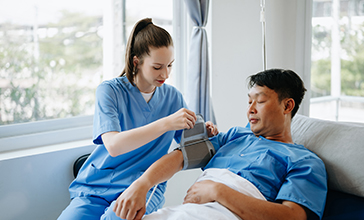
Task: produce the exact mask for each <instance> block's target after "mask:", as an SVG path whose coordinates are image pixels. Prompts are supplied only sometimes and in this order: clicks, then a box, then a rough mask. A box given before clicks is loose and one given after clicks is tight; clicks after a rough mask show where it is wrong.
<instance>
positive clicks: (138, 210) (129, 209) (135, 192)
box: [113, 181, 149, 220]
mask: <svg viewBox="0 0 364 220" xmlns="http://www.w3.org/2000/svg"><path fill="white" fill-rule="evenodd" d="M148 190H149V189H148V188H147V187H145V185H144V186H143V185H141V184H139V183H138V181H135V182H134V183H133V184H131V185H130V186H129V187H128V188H127V189H126V190H125V191H124V192H123V193H121V195H120V196H119V197H118V199H117V200H116V202H115V206H114V208H113V211H114V212H115V214H116V216H118V217H120V218H122V219H127V220H140V219H142V217H143V215H144V213H145V211H146V207H145V203H146V196H147V192H148Z"/></svg>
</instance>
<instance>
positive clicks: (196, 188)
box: [183, 180, 218, 204]
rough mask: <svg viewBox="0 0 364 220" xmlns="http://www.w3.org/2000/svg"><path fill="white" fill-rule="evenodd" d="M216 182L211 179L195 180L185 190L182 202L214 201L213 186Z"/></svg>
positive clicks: (199, 202)
mask: <svg viewBox="0 0 364 220" xmlns="http://www.w3.org/2000/svg"><path fill="white" fill-rule="evenodd" d="M217 184H218V183H217V182H214V181H211V180H204V181H201V182H196V183H195V184H193V185H192V186H191V187H190V188H189V189H188V191H187V195H186V196H185V198H184V201H183V204H185V203H197V204H204V203H208V202H214V201H215V200H216V199H215V198H214V196H215V193H214V192H215V188H216V186H217Z"/></svg>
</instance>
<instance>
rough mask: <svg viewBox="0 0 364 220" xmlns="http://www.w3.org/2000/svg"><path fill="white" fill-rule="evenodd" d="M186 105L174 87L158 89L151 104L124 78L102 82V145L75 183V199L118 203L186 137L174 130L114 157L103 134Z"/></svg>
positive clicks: (97, 136)
mask: <svg viewBox="0 0 364 220" xmlns="http://www.w3.org/2000/svg"><path fill="white" fill-rule="evenodd" d="M180 108H186V104H185V102H184V100H183V97H182V94H181V93H180V92H179V91H178V90H177V89H176V88H174V87H172V86H170V85H167V84H163V85H162V86H161V87H157V88H156V90H155V92H154V95H153V97H152V98H151V99H150V101H149V102H148V103H147V102H146V101H145V100H144V98H143V96H142V94H141V93H140V91H139V90H138V88H137V87H135V86H133V85H131V83H130V82H129V81H128V79H127V78H126V77H125V76H124V77H119V78H114V79H112V80H108V81H104V82H102V83H101V84H100V85H99V86H98V88H97V90H96V104H95V114H94V125H93V142H94V143H95V144H98V146H97V147H96V149H95V150H94V151H93V152H92V154H91V155H90V157H89V158H88V160H87V161H86V162H85V164H84V165H83V166H82V168H81V169H80V171H79V174H78V176H77V178H76V179H75V180H74V181H73V182H72V183H71V185H70V189H69V190H70V194H71V198H74V197H76V196H98V197H102V198H104V199H105V200H107V201H109V202H112V201H113V200H115V199H116V198H117V197H118V196H119V195H120V193H121V192H123V191H124V190H125V189H126V188H127V187H128V186H129V185H130V184H131V183H132V182H133V181H134V180H136V179H137V178H138V177H140V176H141V175H142V174H143V172H144V171H145V170H146V169H147V168H148V167H149V166H150V165H151V164H152V163H154V162H155V161H156V160H158V159H159V158H161V157H162V156H163V155H165V154H166V153H167V152H168V149H169V147H170V145H171V142H172V140H173V138H175V139H176V141H177V143H179V141H180V136H181V133H182V131H181V130H180V131H168V132H166V133H165V134H163V135H162V136H160V137H158V138H156V139H155V140H153V141H151V142H149V143H148V144H145V145H143V146H141V147H139V148H137V149H135V150H133V151H131V152H128V153H125V154H122V155H119V156H117V157H111V156H110V155H109V153H108V151H107V150H106V148H105V146H104V145H103V142H102V139H101V135H102V134H103V133H106V132H110V131H118V132H121V131H126V130H129V129H133V128H137V127H141V126H144V125H146V124H149V123H151V122H153V121H156V120H158V119H160V118H163V117H166V116H168V115H171V114H173V113H175V112H176V111H178V110H179V109H180ZM164 191H165V184H159V185H158V188H157V190H156V192H155V194H154V195H155V196H154V197H155V198H156V200H155V201H151V203H155V204H158V203H160V204H163V202H164V196H163V193H164ZM154 197H153V198H154Z"/></svg>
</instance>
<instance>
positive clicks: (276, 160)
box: [114, 69, 327, 220]
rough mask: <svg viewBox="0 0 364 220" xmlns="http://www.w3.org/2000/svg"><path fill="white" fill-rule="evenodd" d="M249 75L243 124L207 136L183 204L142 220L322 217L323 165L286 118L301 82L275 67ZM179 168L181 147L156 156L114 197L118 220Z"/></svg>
mask: <svg viewBox="0 0 364 220" xmlns="http://www.w3.org/2000/svg"><path fill="white" fill-rule="evenodd" d="M249 80H250V81H249V93H248V97H249V105H248V109H247V117H248V120H249V126H248V127H247V128H246V127H234V128H231V129H230V130H229V131H227V132H226V133H221V132H220V133H219V134H218V135H217V136H215V137H212V138H210V141H211V143H212V144H213V146H214V148H215V149H216V154H215V155H214V156H213V158H212V159H211V160H210V161H209V163H208V164H207V165H206V166H205V167H203V170H204V172H203V173H202V175H201V176H200V178H199V179H198V180H197V181H196V183H195V184H194V185H193V186H192V187H191V188H190V189H189V190H188V192H187V195H186V197H185V199H184V204H183V205H179V206H175V207H166V208H162V209H160V210H158V211H157V212H154V213H152V214H150V215H147V216H144V218H143V219H145V220H151V219H321V217H322V215H323V211H324V206H325V200H326V193H327V176H326V170H325V166H324V164H323V162H322V160H321V159H320V158H318V157H317V155H315V154H314V153H312V152H311V151H309V150H307V149H306V148H304V146H302V145H297V144H295V143H293V141H292V136H291V120H292V118H293V117H294V115H295V114H296V112H297V110H298V106H299V105H300V103H301V101H302V99H303V96H304V93H305V91H306V89H305V88H304V85H303V82H302V80H301V79H300V78H299V76H298V75H297V74H296V73H294V72H293V71H290V70H281V69H271V70H266V71H263V72H260V73H257V74H255V75H252V76H250V78H249ZM182 167H183V155H182V152H181V151H179V150H175V151H173V152H171V153H170V154H168V155H166V156H164V157H162V158H161V159H160V160H158V161H157V162H155V163H154V164H153V165H152V166H151V167H150V168H149V169H148V170H147V171H146V172H145V173H144V174H143V175H142V176H141V177H140V178H139V179H138V180H136V181H135V182H134V183H133V184H132V185H131V186H130V187H129V188H128V189H127V190H126V191H125V192H124V193H123V196H121V197H119V199H120V200H119V202H118V204H119V205H118V206H117V207H115V208H114V211H115V212H116V213H117V215H119V216H121V217H122V218H126V219H140V218H142V216H143V214H144V212H145V202H146V194H147V192H148V190H149V189H151V188H152V187H153V186H154V185H155V184H158V183H160V182H163V181H165V180H167V179H169V178H171V177H172V176H173V174H174V173H176V172H178V171H179V170H181V169H182Z"/></svg>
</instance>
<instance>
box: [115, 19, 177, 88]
mask: <svg viewBox="0 0 364 220" xmlns="http://www.w3.org/2000/svg"><path fill="white" fill-rule="evenodd" d="M169 46H173V40H172V37H171V35H170V34H169V33H168V32H167V31H166V30H165V29H163V28H161V27H158V26H156V25H154V24H153V22H152V19H151V18H145V19H142V20H140V21H138V22H137V23H136V24H135V25H134V27H133V30H132V31H131V34H130V36H129V39H128V43H127V45H126V52H125V67H124V70H123V71H122V72H121V74H120V76H124V75H126V77H127V78H128V80H129V82H130V83H131V84H132V85H133V86H134V85H135V84H134V77H135V76H136V75H137V74H138V68H137V66H134V62H133V58H134V56H136V57H138V59H139V63H138V64H139V65H141V64H143V60H144V59H143V58H144V57H145V56H146V55H150V54H149V52H150V48H151V47H153V48H161V47H169Z"/></svg>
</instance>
